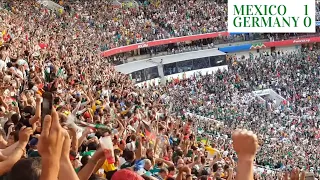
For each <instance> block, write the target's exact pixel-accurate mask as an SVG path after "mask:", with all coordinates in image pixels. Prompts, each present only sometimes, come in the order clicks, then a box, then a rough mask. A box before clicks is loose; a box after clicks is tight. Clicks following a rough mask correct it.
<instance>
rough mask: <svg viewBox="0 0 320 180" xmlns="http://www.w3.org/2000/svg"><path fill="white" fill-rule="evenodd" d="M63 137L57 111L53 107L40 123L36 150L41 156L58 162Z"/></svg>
mask: <svg viewBox="0 0 320 180" xmlns="http://www.w3.org/2000/svg"><path fill="white" fill-rule="evenodd" d="M64 138H65V135H64V130H63V128H62V127H61V125H60V123H59V116H58V113H57V112H56V111H55V110H54V109H53V110H52V114H51V116H50V115H47V116H46V117H45V118H44V121H43V125H42V132H41V135H40V138H39V144H38V151H39V153H40V155H41V157H42V158H49V159H54V160H56V161H57V162H59V160H60V157H61V151H62V146H63V143H64Z"/></svg>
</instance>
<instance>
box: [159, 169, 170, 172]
mask: <svg viewBox="0 0 320 180" xmlns="http://www.w3.org/2000/svg"><path fill="white" fill-rule="evenodd" d="M164 172H165V173H167V172H168V170H167V169H166V168H161V169H160V170H159V173H164Z"/></svg>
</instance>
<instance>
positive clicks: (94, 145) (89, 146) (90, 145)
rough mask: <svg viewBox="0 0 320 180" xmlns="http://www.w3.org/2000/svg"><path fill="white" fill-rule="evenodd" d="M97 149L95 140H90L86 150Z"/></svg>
mask: <svg viewBox="0 0 320 180" xmlns="http://www.w3.org/2000/svg"><path fill="white" fill-rule="evenodd" d="M97 149H98V144H97V143H96V142H90V143H89V144H88V151H91V150H97Z"/></svg>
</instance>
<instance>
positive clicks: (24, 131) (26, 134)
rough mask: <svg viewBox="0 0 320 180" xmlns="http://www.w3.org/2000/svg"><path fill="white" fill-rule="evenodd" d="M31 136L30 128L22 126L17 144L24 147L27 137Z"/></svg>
mask: <svg viewBox="0 0 320 180" xmlns="http://www.w3.org/2000/svg"><path fill="white" fill-rule="evenodd" d="M32 134H33V130H32V128H30V127H28V128H26V126H23V127H22V128H21V129H20V131H19V144H21V146H23V147H25V146H26V145H27V144H28V141H29V137H30V136H31V135H32Z"/></svg>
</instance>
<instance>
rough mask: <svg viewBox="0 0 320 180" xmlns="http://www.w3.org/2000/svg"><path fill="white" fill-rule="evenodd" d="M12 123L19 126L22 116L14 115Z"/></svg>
mask: <svg viewBox="0 0 320 180" xmlns="http://www.w3.org/2000/svg"><path fill="white" fill-rule="evenodd" d="M10 119H11V121H12V122H13V124H15V125H16V124H18V122H19V120H20V115H19V114H18V113H14V114H12V116H11V118H10Z"/></svg>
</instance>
